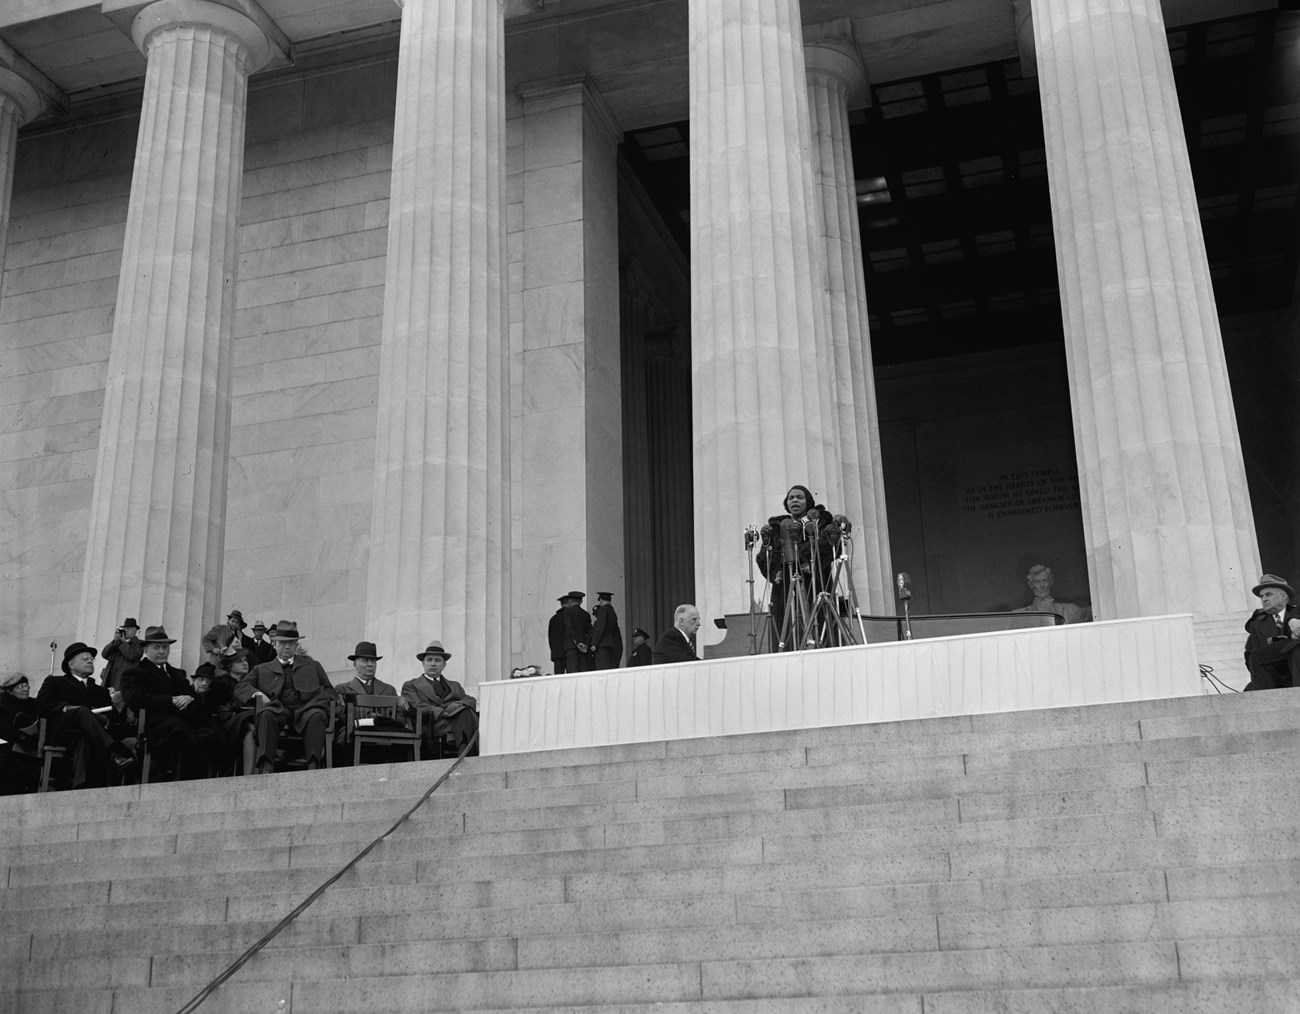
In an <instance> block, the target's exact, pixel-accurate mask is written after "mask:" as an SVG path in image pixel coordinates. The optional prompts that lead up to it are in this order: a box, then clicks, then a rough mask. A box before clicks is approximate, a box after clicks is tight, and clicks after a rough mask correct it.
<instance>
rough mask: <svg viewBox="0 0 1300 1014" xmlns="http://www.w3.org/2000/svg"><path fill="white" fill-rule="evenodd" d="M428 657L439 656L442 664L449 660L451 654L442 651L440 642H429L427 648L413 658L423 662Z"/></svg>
mask: <svg viewBox="0 0 1300 1014" xmlns="http://www.w3.org/2000/svg"><path fill="white" fill-rule="evenodd" d="M429 655H441V656H442V658H443V661H444V662H445V661H446V660H447V659H449V658H451V652H449V651H444V650H443V647H442V642H441V641H430V642H429V647H427V648H425V649H424V651H422V652H420V653H419V654H418V655H416V656H415V657H416V658H418V659H419V660H420V661H421V662H423V661H424V660H425V658H426V657H427V656H429Z"/></svg>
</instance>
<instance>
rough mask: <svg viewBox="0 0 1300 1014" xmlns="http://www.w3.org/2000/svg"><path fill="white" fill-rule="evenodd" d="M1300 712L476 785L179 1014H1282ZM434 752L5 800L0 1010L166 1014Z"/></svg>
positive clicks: (1295, 956)
mask: <svg viewBox="0 0 1300 1014" xmlns="http://www.w3.org/2000/svg"><path fill="white" fill-rule="evenodd" d="M1297 762H1300V695H1296V694H1294V693H1293V692H1292V691H1285V690H1280V691H1271V692H1268V693H1257V694H1248V695H1223V696H1202V697H1196V698H1180V699H1171V700H1157V701H1145V702H1139V703H1133V704H1122V705H1104V706H1097V707H1087V708H1072V709H1058V710H1050V711H1032V712H1018V713H1009V714H991V715H978V716H962V717H953V718H943V719H931V720H925V721H917V722H900V723H891V724H879V725H867V726H851V727H837V728H833V729H816V730H803V731H798V732H783V733H772V734H766V735H754V736H733V737H723V738H714V739H700V740H682V741H675V742H668V743H646V744H638V745H634V746H625V747H609V748H595V749H590V750H575V751H564V752H553V753H536V754H522V755H513V756H509V757H499V758H478V759H472V760H469V761H466V762H465V763H464V764H462V766H461V767H460V769H459V770H458V771H457V772H456V773H455V774H454V775H453V776H452V777H451V779H450V780H449V782H448V783H447V784H446V785H445V786H444V787H443V788H442V789H441V790H439V792H438V793H436V794H435V796H434V797H433V798H432V799H431V800H430V801H429V802H428V803H427V804H426V805H425V806H424V807H423V808H421V809H420V810H419V811H417V813H416V814H415V816H413V817H412V819H411V820H410V821H409V822H408V823H407V824H405V825H404V826H403V827H401V828H400V829H398V830H397V831H396V832H395V833H394V834H393V835H392V836H391V837H390V838H389V839H387V840H386V841H385V842H384V843H382V844H381V845H380V846H379V847H378V848H377V849H376V850H375V851H374V852H372V853H371V854H370V855H369V856H367V857H366V858H365V859H363V860H362V861H361V863H360V864H359V865H358V866H357V867H356V868H355V869H353V870H352V871H350V872H349V873H347V874H346V875H345V876H344V877H343V879H341V880H340V881H339V882H338V883H337V884H336V885H334V886H333V887H331V888H330V889H329V890H328V891H327V892H326V893H325V894H324V895H323V896H322V897H321V899H320V900H319V901H318V902H317V903H316V904H315V905H314V906H313V907H312V908H310V909H308V910H307V912H306V913H304V914H303V915H302V916H301V917H300V918H299V919H298V920H297V921H296V922H295V923H293V924H292V925H291V926H290V927H289V928H288V929H287V930H286V931H285V932H284V933H283V934H282V935H280V936H279V937H278V938H276V939H275V940H274V941H273V942H272V944H271V945H270V946H269V947H268V948H266V949H265V950H264V951H262V952H261V953H260V954H259V955H257V956H256V957H254V958H253V959H252V960H251V961H250V962H249V963H248V964H247V965H245V966H244V967H243V968H242V969H241V970H240V971H239V972H238V973H237V974H236V976H235V977H234V978H233V979H232V980H231V981H230V982H228V983H227V984H226V985H224V986H223V987H222V988H221V989H220V990H219V991H218V992H216V993H215V994H214V995H213V996H211V997H210V998H209V999H208V1000H207V1001H206V1002H205V1003H204V1004H203V1005H202V1006H201V1007H200V1008H199V1009H200V1010H201V1011H204V1012H218V1011H224V1012H241V1014H242V1012H281V1014H336V1012H337V1014H342V1012H361V1011H367V1012H371V1011H376V1010H379V1011H385V1012H432V1011H466V1012H469V1011H473V1012H477V1014H486V1012H505V1011H514V1012H523V1011H528V1012H539V1011H543V1010H545V1011H557V1012H566V1014H579V1012H581V1014H595V1012H611V1014H612V1012H617V1014H651V1012H654V1014H774V1012H792V1014H812V1012H817V1014H841V1012H843V1014H847V1012H855V1014H858V1012H890V1014H893V1012H907V1014H993V1012H999V1014H1022V1012H1023V1014H1030V1012H1034V1014H1040V1012H1044V1011H1051V1012H1077V1014H1116V1012H1125V1011H1133V1012H1137V1011H1141V1012H1143V1014H1165V1012H1169V1014H1173V1012H1175V1011H1177V1012H1179V1014H1186V1012H1193V1014H1197V1012H1204V1014H1224V1012H1235V1011H1243V1012H1244V1011H1249V1012H1252V1014H1296V1012H1298V1011H1300V834H1298V833H1297V831H1298V829H1300V781H1297V779H1296V778H1295V777H1294V772H1295V770H1296V765H1297ZM447 767H448V762H442V761H439V762H426V763H421V764H401V765H391V766H388V765H376V766H370V767H364V768H359V769H341V770H335V771H323V772H313V773H292V774H283V775H271V776H264V777H261V778H251V779H249V778H245V779H226V780H217V781H212V782H204V783H187V784H181V785H172V784H163V785H150V786H148V787H145V788H143V789H142V788H140V787H125V788H122V789H108V790H100V791H94V792H76V793H73V792H65V793H56V794H50V795H47V796H24V797H8V798H5V799H0V846H2V848H3V852H2V853H0V855H2V856H3V858H2V859H0V868H2V869H3V873H2V874H0V876H2V877H3V879H0V885H3V889H0V1012H4V1014H46V1012H49V1014H54V1012H58V1014H65V1012H75V1014H152V1012H169V1011H176V1010H178V1009H179V1008H180V1007H181V1006H182V1005H183V1004H184V1003H185V1002H186V1001H188V1000H189V998H190V997H192V996H193V995H194V994H195V993H196V992H198V990H199V989H201V988H202V987H203V986H204V984H205V983H207V982H208V981H209V980H210V979H211V978H213V977H214V976H216V975H217V974H218V973H219V972H221V970H222V969H223V968H225V967H226V965H227V964H228V963H229V962H230V961H231V960H232V959H233V958H235V957H236V956H238V955H239V954H240V953H241V952H242V951H243V949H244V948H246V947H248V946H249V945H251V944H252V943H254V942H255V941H256V940H257V939H258V938H259V937H260V936H261V935H262V934H264V933H265V932H266V931H267V930H269V929H270V928H271V927H272V926H273V925H274V924H275V923H276V922H277V921H278V920H279V919H280V918H281V917H282V916H283V915H284V914H285V913H287V912H288V911H289V910H291V909H292V908H293V907H294V906H295V905H296V904H297V903H298V902H299V901H301V900H302V898H303V897H305V896H306V895H307V894H308V893H309V892H310V891H312V890H313V889H314V888H315V887H316V886H318V885H319V884H320V883H321V882H323V881H324V880H325V879H326V878H327V877H329V876H330V875H332V874H333V873H334V872H335V871H336V870H337V869H338V868H339V867H340V866H341V865H342V864H343V863H345V862H346V861H347V860H348V859H349V858H350V857H351V856H353V855H354V854H355V853H356V852H357V851H358V850H359V849H360V848H361V847H363V846H364V845H365V844H367V843H368V842H370V841H371V840H372V839H373V838H374V837H376V836H377V835H378V834H379V833H380V832H382V831H383V830H384V829H386V828H387V827H388V826H389V824H390V823H391V822H392V821H393V820H394V819H395V818H396V817H397V816H398V815H399V814H400V813H402V812H403V811H405V810H406V809H407V808H408V807H409V806H410V805H411V803H412V802H414V800H415V799H416V798H418V796H419V795H420V794H421V793H422V792H423V791H424V789H425V788H427V786H428V785H429V784H431V783H432V782H433V781H434V780H435V779H436V778H437V777H438V775H439V774H441V773H442V772H443V771H445V770H446V768H447Z"/></svg>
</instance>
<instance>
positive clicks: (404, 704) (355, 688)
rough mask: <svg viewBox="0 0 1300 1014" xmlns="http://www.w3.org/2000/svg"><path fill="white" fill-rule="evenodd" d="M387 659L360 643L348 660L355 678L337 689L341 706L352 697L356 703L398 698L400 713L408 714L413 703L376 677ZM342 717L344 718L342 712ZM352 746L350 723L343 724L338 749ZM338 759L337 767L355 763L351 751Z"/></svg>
mask: <svg viewBox="0 0 1300 1014" xmlns="http://www.w3.org/2000/svg"><path fill="white" fill-rule="evenodd" d="M383 657H384V656H383V655H380V654H379V652H378V649H376V648H375V645H374V642H373V641H358V642H357V646H356V648H355V649H354V650H353V652H352V654H351V655H349V656H348V661H349V662H351V663H352V673H353V675H352V678H351V679H350V680H348V681H347V682H346V683H340V684H339V685H338V686H336V687H335V688H334V690H335V692H336V693H337V694H338V695H339V698H340V703H341V704H346V703H347V700H348V698H349V697H351V698H353V699H355V698H356V697H358V696H364V697H395V698H397V710H398V711H399V712H403V713H404V712H406V711H409V710H410V708H411V705H410V702H409V701H407V699H406V698H405V697H402V696H401V695H399V694H398V692H397V688H396V687H394V686H393V685H392V684H391V683H385V682H384V681H383V680H381V679H379V678H378V677H377V676H376V675H375V674H376V672H377V671H378V670H379V661H380V659H382V658H383ZM340 717H342V712H341V711H340ZM403 724H405V723H403ZM351 743H352V729H351V728H350V727H349V726H348V724H347V723H346V722H339V723H338V726H337V729H336V731H335V733H334V745H335V746H336V747H346V746H350V745H351ZM334 756H335V763H336V764H337V763H343V764H346V763H349V762H350V761H351V759H352V752H351V750H348V749H343V750H341V751H340V750H337V749H336V750H335V753H334Z"/></svg>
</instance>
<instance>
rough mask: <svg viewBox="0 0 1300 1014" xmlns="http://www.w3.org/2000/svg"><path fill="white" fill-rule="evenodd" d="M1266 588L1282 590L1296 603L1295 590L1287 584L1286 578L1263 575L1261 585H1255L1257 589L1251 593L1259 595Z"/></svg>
mask: <svg viewBox="0 0 1300 1014" xmlns="http://www.w3.org/2000/svg"><path fill="white" fill-rule="evenodd" d="M1265 588H1281V589H1282V590H1283V591H1284V592H1286V593H1287V597H1288V598H1290V599H1291V600H1292V601H1295V589H1294V588H1292V587H1291V586H1290V585H1289V584H1287V583H1286V580H1285V579H1284V578H1280V577H1278V576H1277V575H1276V574H1265V575H1263V576H1262V577H1261V578H1260V579H1259V584H1257V585H1255V587H1254V588H1252V589H1251V590H1250V593H1251V594H1252V595H1258V594H1259V593H1260V592H1262V591H1263V590H1264V589H1265Z"/></svg>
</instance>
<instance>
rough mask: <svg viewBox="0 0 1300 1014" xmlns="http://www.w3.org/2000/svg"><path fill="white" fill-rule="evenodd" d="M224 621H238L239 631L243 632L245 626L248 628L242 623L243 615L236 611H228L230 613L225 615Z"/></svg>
mask: <svg viewBox="0 0 1300 1014" xmlns="http://www.w3.org/2000/svg"><path fill="white" fill-rule="evenodd" d="M226 619H228V620H229V619H237V620H238V621H239V629H240V630H243V629H244V628H245V627H246V626H248V624H247V623H245V622H244V614H243V613H241V612H240V611H239V610H238V609H232V610H230V612H228V613H226Z"/></svg>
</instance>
